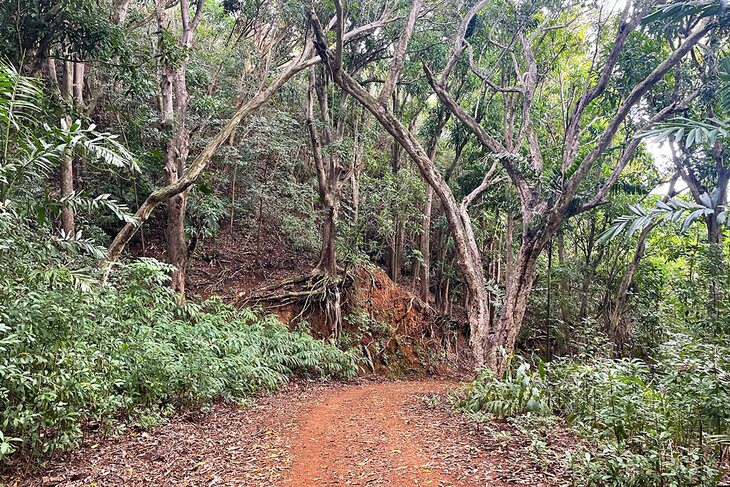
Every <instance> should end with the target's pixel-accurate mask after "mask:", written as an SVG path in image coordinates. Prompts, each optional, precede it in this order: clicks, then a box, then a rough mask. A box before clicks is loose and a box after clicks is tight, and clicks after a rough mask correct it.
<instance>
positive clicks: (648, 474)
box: [458, 334, 730, 486]
mask: <svg viewBox="0 0 730 487" xmlns="http://www.w3.org/2000/svg"><path fill="white" fill-rule="evenodd" d="M727 345H728V344H727V343H710V342H707V341H700V340H698V339H697V338H695V337H692V336H690V335H687V334H676V335H674V336H672V337H671V338H670V339H669V340H668V341H667V342H665V343H664V344H663V345H661V346H660V347H659V348H658V350H657V353H656V354H655V356H654V357H652V360H651V361H648V362H645V361H642V360H638V359H612V358H606V356H605V355H604V356H603V357H602V356H601V355H600V354H598V355H596V354H595V352H594V353H592V354H590V355H589V354H583V355H580V356H577V357H563V358H559V359H556V360H554V361H552V362H549V363H545V362H542V361H540V360H526V359H522V358H519V359H517V360H515V361H514V362H513V364H512V367H510V369H509V370H508V371H507V372H505V373H504V375H503V376H502V377H501V380H497V378H496V377H495V376H494V374H493V373H491V372H484V373H482V374H481V375H480V376H479V378H478V379H477V380H475V381H474V382H473V383H471V384H470V385H469V386H468V387H467V388H466V391H465V393H464V396H463V397H461V398H460V400H459V402H458V405H459V407H460V409H462V410H464V411H468V412H470V413H477V416H483V415H484V414H485V413H486V416H487V417H492V416H497V417H500V418H504V419H508V420H510V421H514V422H515V423H516V424H519V425H520V429H523V430H524V431H528V432H531V434H535V435H538V436H539V431H540V429H541V428H545V427H551V425H552V424H554V423H552V422H550V421H547V422H546V419H548V418H551V417H553V415H557V416H560V417H562V418H564V419H565V421H566V422H567V423H568V424H569V425H570V427H571V428H572V429H573V430H575V431H576V432H577V433H578V434H579V436H581V437H583V438H584V441H581V442H579V443H578V445H576V447H575V448H574V449H573V451H572V452H571V453H568V454H567V456H566V462H567V464H568V465H569V467H570V469H571V470H572V472H573V476H574V479H575V481H576V482H578V484H577V485H615V486H698V485H717V483H718V481H719V479H720V478H721V477H722V468H723V458H725V459H726V458H727V440H728V438H730V437H729V436H728V433H730V381H729V380H728V373H730V354H728V348H727ZM525 426H527V427H526V428H525ZM726 467H727V465H726V464H725V468H726Z"/></svg>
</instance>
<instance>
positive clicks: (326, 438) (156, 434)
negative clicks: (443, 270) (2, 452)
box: [0, 380, 569, 487]
mask: <svg viewBox="0 0 730 487" xmlns="http://www.w3.org/2000/svg"><path fill="white" fill-rule="evenodd" d="M453 385H455V384H454V383H450V382H443V381H436V380H423V381H403V382H374V381H368V380H360V381H359V382H357V383H354V384H330V385H328V384H321V383H305V384H302V383H295V384H292V385H290V386H289V387H287V388H286V389H285V390H284V391H282V392H280V393H278V394H275V395H271V396H266V397H263V398H260V399H259V401H258V402H257V405H255V406H254V407H249V408H246V407H238V406H233V405H222V404H221V405H217V406H216V407H214V408H213V411H212V412H211V413H210V414H208V415H204V416H199V417H179V418H176V419H175V420H173V421H172V422H170V423H169V424H167V425H164V426H160V427H157V428H154V429H152V430H149V431H147V432H144V433H141V432H134V431H132V432H129V431H128V432H127V433H125V434H119V435H117V436H112V437H94V436H90V437H89V438H88V439H87V441H86V442H85V445H84V446H83V447H82V448H81V449H80V450H78V451H76V452H74V453H72V454H69V455H67V456H65V457H62V458H58V459H56V460H54V462H52V463H51V464H50V465H47V466H46V468H45V470H42V471H36V472H34V473H29V474H26V475H17V474H16V475H15V478H5V479H2V478H0V485H9V486H16V485H33V486H50V485H59V486H88V485H97V486H121V485H125V486H127V485H128V486H145V485H165V486H167V485H195V486H203V485H230V486H233V485H235V486H242V485H245V486H282V487H284V486H286V487H289V486H295V487H299V486H302V487H306V486H339V485H342V486H344V485H349V486H411V485H430V486H465V487H471V486H487V485H488V486H495V487H501V486H508V485H510V486H511V485H532V486H533V487H541V486H545V487H548V486H559V485H569V481H568V479H567V477H566V476H565V474H564V472H562V470H561V468H560V461H559V457H560V455H562V452H563V451H564V449H565V443H562V442H563V441H564V440H565V438H560V437H557V438H546V439H545V441H546V442H547V443H548V445H549V449H548V450H549V451H548V455H547V456H546V455H543V456H542V457H540V459H536V458H535V456H534V454H533V453H532V452H531V447H530V443H531V442H530V441H529V440H528V439H526V438H524V437H522V436H520V435H519V434H517V433H516V432H514V431H512V430H511V429H510V428H509V427H507V426H505V425H500V424H498V423H482V424H477V423H473V422H471V421H468V420H466V419H465V418H464V417H463V416H461V415H459V414H454V413H453V412H452V411H451V410H450V409H449V407H448V405H447V403H446V401H445V400H444V396H443V392H444V391H445V390H446V389H447V388H449V387H451V386H453Z"/></svg>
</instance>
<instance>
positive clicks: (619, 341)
mask: <svg viewBox="0 0 730 487" xmlns="http://www.w3.org/2000/svg"><path fill="white" fill-rule="evenodd" d="M656 226H657V223H652V224H650V225H647V226H646V227H644V228H643V230H642V231H641V233H640V234H639V239H638V240H637V242H636V248H635V250H634V256H633V257H632V259H631V262H630V263H629V266H628V267H627V268H626V273H625V274H624V277H623V279H621V284H619V287H618V290H617V291H616V297H615V298H614V300H613V307H612V309H611V312H610V314H609V315H608V323H607V326H606V331H607V332H608V336H609V338H610V339H611V340H612V341H613V343H614V344H615V345H616V347H617V349H618V352H619V354H620V353H621V352H622V350H623V347H624V345H626V342H627V340H628V329H627V328H626V327H625V326H624V327H622V326H621V316H622V315H623V313H624V309H626V302H627V300H628V295H629V287H630V286H631V283H632V282H633V280H634V275H635V274H636V271H637V269H638V268H639V264H640V263H641V259H642V257H643V256H644V251H645V250H646V239H647V237H648V236H649V234H650V233H651V231H652V230H653V229H654V228H655V227H656Z"/></svg>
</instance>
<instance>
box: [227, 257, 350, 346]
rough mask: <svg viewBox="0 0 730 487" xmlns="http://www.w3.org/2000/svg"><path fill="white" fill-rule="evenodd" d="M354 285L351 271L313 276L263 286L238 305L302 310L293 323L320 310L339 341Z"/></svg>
mask: <svg viewBox="0 0 730 487" xmlns="http://www.w3.org/2000/svg"><path fill="white" fill-rule="evenodd" d="M353 282H354V276H353V275H352V273H351V272H349V271H347V270H346V271H343V272H342V273H341V274H338V275H336V276H330V275H326V274H322V273H317V272H313V273H309V274H304V275H299V276H295V277H291V278H288V279H284V280H282V281H278V282H275V283H272V284H269V285H266V286H263V287H261V288H259V289H256V290H254V291H253V292H252V293H251V294H250V295H249V296H245V297H244V296H239V297H238V299H237V300H236V302H235V304H236V305H238V306H262V307H263V308H264V309H268V310H274V309H277V308H283V307H290V306H298V307H301V310H300V311H299V314H298V315H297V316H295V317H294V320H293V321H296V320H298V319H300V318H302V317H303V316H304V314H305V313H306V312H307V311H308V310H312V309H313V308H314V307H317V308H319V310H320V311H322V312H323V313H324V316H325V319H326V323H327V327H328V329H329V330H330V334H331V335H332V337H333V338H335V339H336V340H339V339H340V336H341V335H342V306H343V304H344V302H345V301H346V295H347V291H348V289H349V288H350V287H351V286H352V284H353Z"/></svg>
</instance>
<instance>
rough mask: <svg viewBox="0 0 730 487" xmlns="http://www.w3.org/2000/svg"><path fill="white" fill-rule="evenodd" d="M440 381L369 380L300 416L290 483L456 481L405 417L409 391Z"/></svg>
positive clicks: (433, 387) (431, 388) (430, 389)
mask: <svg viewBox="0 0 730 487" xmlns="http://www.w3.org/2000/svg"><path fill="white" fill-rule="evenodd" d="M445 386H446V384H444V383H438V382H399V383H382V384H370V385H366V386H360V387H354V388H348V389H344V390H341V391H338V392H337V393H335V394H334V395H331V396H330V397H328V398H327V399H325V400H324V401H323V402H322V403H321V404H318V405H316V406H314V407H311V408H308V410H306V411H304V412H303V414H302V415H301V420H300V421H301V422H300V429H299V434H298V435H297V436H296V439H295V440H294V441H293V445H292V449H291V453H292V456H293V458H294V460H293V464H292V469H291V472H290V473H289V475H288V477H289V478H288V483H289V484H290V485H296V486H300V485H302V486H304V485H369V486H375V485H456V481H455V480H454V479H452V478H450V477H449V476H448V475H446V474H444V473H443V472H441V471H439V470H438V469H437V468H434V467H437V465H434V462H433V461H432V459H431V458H429V456H428V455H427V453H426V452H425V451H424V449H423V446H422V445H420V444H419V442H418V440H417V439H416V438H415V436H416V435H417V434H418V431H416V425H414V424H413V422H412V421H411V420H410V419H409V418H408V417H407V416H406V411H405V410H404V403H405V401H406V398H407V397H408V396H409V395H413V394H424V393H434V392H440V391H441V390H443V389H444V388H445Z"/></svg>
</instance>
